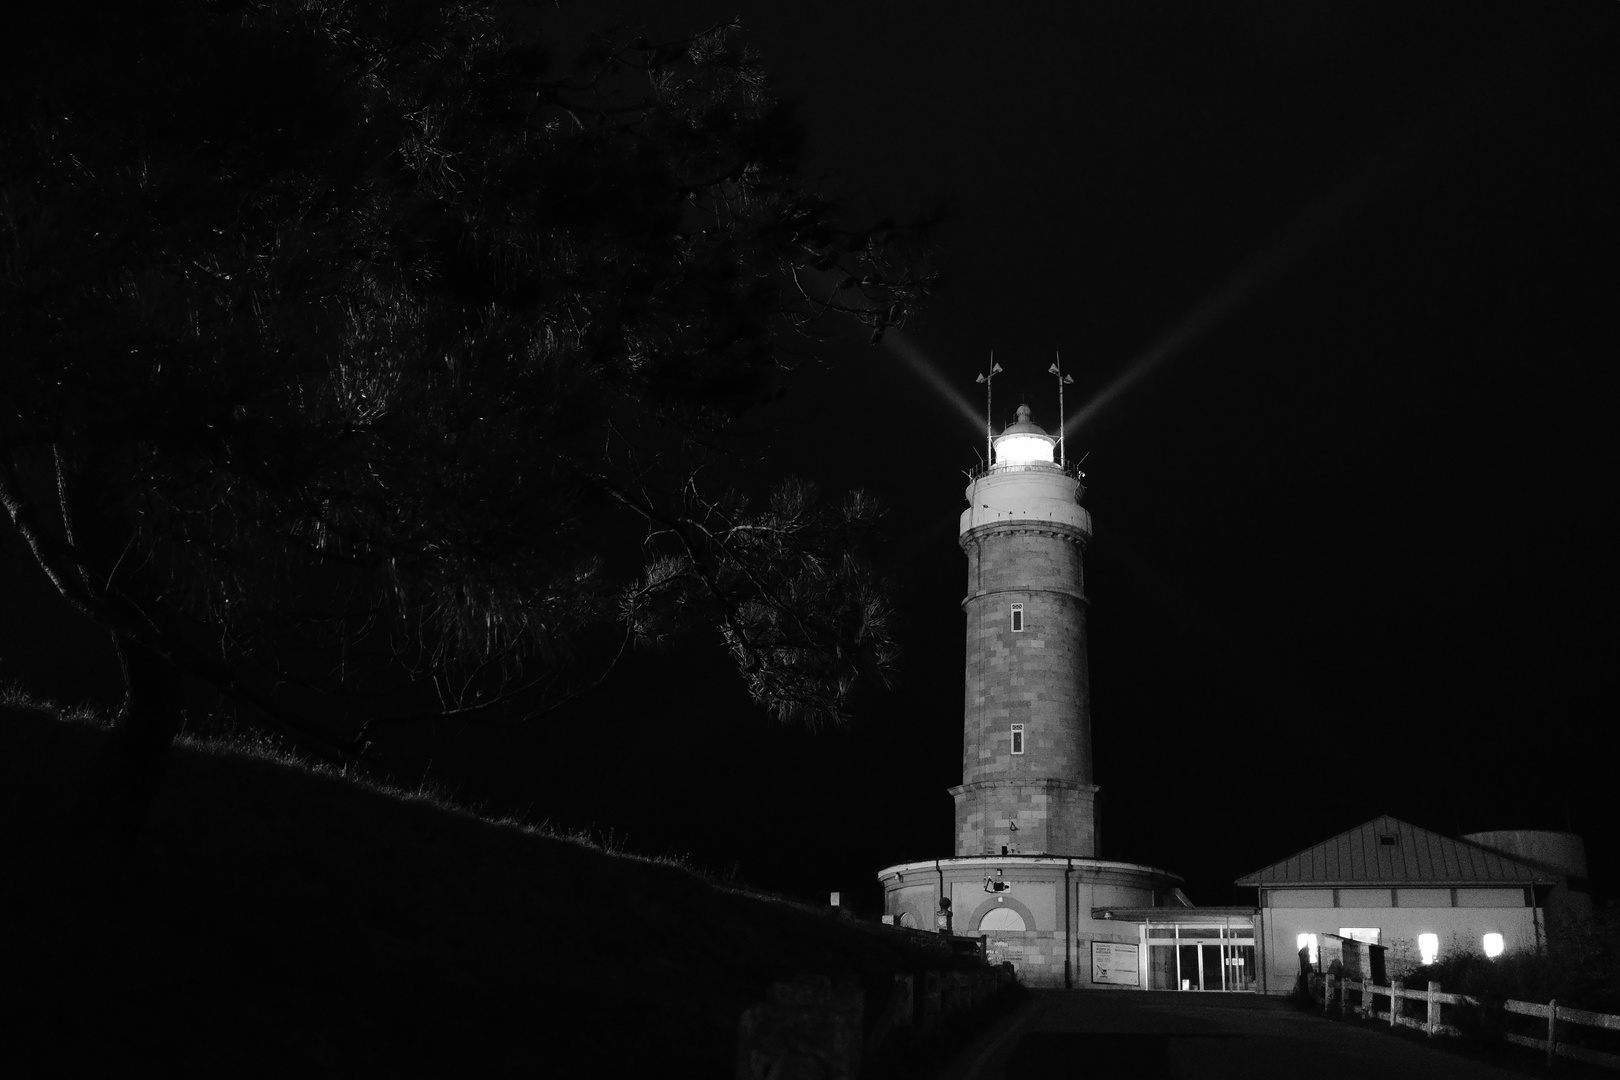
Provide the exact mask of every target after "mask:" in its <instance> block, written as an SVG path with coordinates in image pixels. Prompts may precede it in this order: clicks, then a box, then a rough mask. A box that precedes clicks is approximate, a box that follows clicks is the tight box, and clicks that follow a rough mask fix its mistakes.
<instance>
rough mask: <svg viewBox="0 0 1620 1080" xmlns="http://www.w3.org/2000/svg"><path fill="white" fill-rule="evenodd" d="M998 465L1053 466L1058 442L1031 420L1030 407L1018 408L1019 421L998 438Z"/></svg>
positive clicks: (1008, 426) (1009, 425)
mask: <svg viewBox="0 0 1620 1080" xmlns="http://www.w3.org/2000/svg"><path fill="white" fill-rule="evenodd" d="M995 445H996V465H998V466H1000V465H1051V464H1054V461H1053V452H1052V448H1053V447H1054V446H1056V445H1057V440H1056V439H1054V438H1053V437H1052V436H1050V435H1048V434H1047V433H1046V432H1045V431H1044V430H1042V429H1041V428H1040V427H1039V426H1037V425H1036V424H1035V423H1033V422H1032V421H1031V420H1030V418H1029V406H1028V405H1020V406H1018V419H1017V420H1016V421H1014V422H1013V423H1011V424H1008V425H1007V428H1006V430H1005V431H1003V432H1002V433H1001V434H1000V435H998V436H997V437H996V444H995Z"/></svg>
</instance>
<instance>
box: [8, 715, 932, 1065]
mask: <svg viewBox="0 0 1620 1080" xmlns="http://www.w3.org/2000/svg"><path fill="white" fill-rule="evenodd" d="M104 731H105V728H104V726H103V724H102V723H101V722H100V721H98V720H97V719H96V718H95V717H91V716H87V715H78V716H65V717H64V716H59V715H58V714H57V712H56V711H55V710H53V709H50V708H46V707H41V706H37V705H33V704H31V703H29V702H27V701H25V700H22V699H20V698H18V697H17V696H16V695H10V696H9V697H8V698H5V699H4V700H0V791H3V795H0V800H3V803H0V857H3V859H4V871H3V873H0V920H3V924H0V950H3V952H0V971H3V978H4V981H5V996H6V1000H5V1001H3V1002H0V1008H3V1010H4V1012H3V1014H0V1015H4V1016H5V1018H6V1023H5V1025H4V1026H5V1027H6V1028H8V1029H10V1032H11V1034H8V1035H7V1037H6V1039H7V1045H6V1048H5V1058H6V1059H7V1060H8V1061H11V1062H17V1061H18V1060H19V1052H20V1054H21V1059H22V1060H30V1059H31V1060H32V1065H31V1068H30V1069H29V1073H28V1074H29V1075H46V1074H50V1073H53V1072H54V1073H57V1074H60V1075H76V1076H82V1075H94V1074H97V1073H105V1072H110V1071H111V1070H112V1069H115V1068H116V1069H119V1070H120V1071H122V1070H123V1069H126V1068H129V1067H132V1066H134V1065H136V1064H142V1065H146V1066H153V1065H156V1066H160V1067H165V1069H166V1071H167V1072H169V1073H170V1074H180V1075H204V1074H207V1075H215V1076H219V1075H231V1076H287V1075H300V1076H311V1075H332V1076H337V1075H343V1076H355V1075H368V1076H383V1075H386V1076H435V1077H442V1076H451V1075H502V1076H508V1075H509V1076H521V1075H531V1076H532V1075H540V1076H546V1075H557V1076H592V1077H596V1076H655V1075H656V1076H670V1077H680V1076H716V1077H721V1076H727V1075H730V1072H731V1069H732V1064H731V1062H732V1053H733V1046H734V1040H735V1032H736V1024H737V1020H738V1017H739V1015H740V1014H741V1012H742V1010H743V1009H744V1008H746V1007H747V1006H749V1005H751V1004H753V1003H755V1002H757V1001H759V1000H760V999H761V998H762V997H763V996H764V993H765V990H766V988H767V987H768V986H769V984H770V983H771V982H773V981H776V980H780V979H786V978H791V977H792V976H794V975H797V974H800V973H820V974H828V975H833V976H845V977H854V978H858V979H860V980H862V981H863V983H865V984H866V985H867V987H868V988H869V990H868V996H869V997H871V996H872V991H873V990H876V989H877V988H878V987H880V986H886V985H887V979H888V976H889V975H890V974H891V973H892V972H895V971H920V970H923V969H925V968H929V967H934V968H937V967H941V966H947V965H948V964H949V963H951V962H953V961H951V960H949V959H948V958H942V957H941V955H940V954H939V953H938V952H937V951H936V950H931V949H926V948H922V947H920V946H918V945H917V944H914V943H913V942H911V941H909V940H907V939H906V937H905V936H904V935H902V934H899V933H897V932H895V931H892V930H887V929H885V928H883V927H877V926H869V925H863V924H857V923H854V922H851V921H849V920H845V919H840V918H837V917H834V916H832V915H830V914H828V913H825V912H821V911H817V910H813V909H810V908H806V907H802V906H799V905H795V904H791V903H787V902H783V901H779V900H773V899H771V898H767V897H762V896H758V895H751V894H748V893H746V892H743V891H739V890H735V889H728V888H724V887H722V886H720V885H718V884H716V883H714V882H712V881H710V880H707V879H705V878H703V877H700V876H699V875H697V874H695V873H693V872H691V871H689V870H687V869H686V868H684V867H681V866H678V865H671V864H668V863H663V862H657V861H650V860H644V859H638V858H634V857H628V856H624V855H619V854H614V853H610V852H604V851H601V850H598V849H595V848H592V847H591V846H589V845H586V844H582V843H579V842H576V841H573V840H569V839H564V838H558V837H555V836H549V835H546V834H544V833H543V832H541V831H539V830H536V829H533V828H528V827H524V826H521V825H518V824H515V823H511V822H494V821H488V820H484V819H481V818H479V817H477V816H475V815H473V814H471V813H468V812H466V811H464V810H460V809H457V808H455V807H453V806H450V805H448V804H446V803H445V802H444V801H443V800H440V799H436V798H434V797H432V796H428V795H421V794H410V793H404V792H400V791H397V790H389V789H386V788H385V787H382V786H380V785H376V784H370V783H365V782H360V781H356V780H353V779H348V778H345V777H342V776H339V775H336V774H335V773H333V772H331V771H327V770H320V769H313V768H310V767H307V766H304V765H301V764H298V763H295V762H290V761H287V760H285V759H279V758H276V757H274V756H272V755H269V754H266V753H264V752H261V751H257V750H255V749H254V748H252V747H250V746H244V745H240V744H238V745H229V744H225V743H221V742H211V743H199V742H195V741H188V742H184V743H183V744H181V745H180V746H178V747H177V748H176V750H175V751H174V753H173V754H172V763H171V766H170V771H169V773H168V776H167V779H166V781H165V785H164V789H163V791H162V794H161V795H160V797H159V800H158V804H157V807H156V810H155V813H154V817H153V820H152V822H151V825H150V828H149V829H148V830H147V833H146V835H145V837H144V839H143V841H142V843H141V845H140V847H139V849H138V850H137V851H136V852H135V853H134V854H133V855H132V856H130V857H129V858H127V859H123V860H120V861H118V862H117V863H116V864H108V863H106V862H104V861H91V860H87V859H85V858H84V857H82V856H79V855H76V854H74V852H73V849H71V848H70V847H68V846H67V845H65V844H64V843H63V841H62V835H61V830H60V822H61V821H62V819H63V816H64V814H65V812H66V810H67V808H68V806H69V805H70V803H71V801H72V799H73V797H74V794H75V792H76V790H77V786H78V784H79V783H80V782H81V780H82V777H83V776H84V774H85V771H86V765H87V762H88V760H89V756H90V754H92V753H93V751H94V749H95V747H96V745H97V743H98V742H99V740H101V739H102V738H103V737H104ZM8 1071H10V1070H9V1069H8ZM12 1075H21V1074H18V1073H12Z"/></svg>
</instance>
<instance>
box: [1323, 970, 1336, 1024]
mask: <svg viewBox="0 0 1620 1080" xmlns="http://www.w3.org/2000/svg"><path fill="white" fill-rule="evenodd" d="M1332 1000H1333V972H1331V971H1330V972H1328V973H1327V974H1326V975H1323V976H1322V1015H1323V1016H1326V1015H1327V1013H1328V1002H1330V1001H1332Z"/></svg>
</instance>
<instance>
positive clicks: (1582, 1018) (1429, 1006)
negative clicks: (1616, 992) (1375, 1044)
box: [1310, 973, 1620, 1069]
mask: <svg viewBox="0 0 1620 1080" xmlns="http://www.w3.org/2000/svg"><path fill="white" fill-rule="evenodd" d="M1335 983H1337V984H1338V997H1339V1008H1340V1010H1341V1011H1343V1010H1346V1009H1349V1008H1350V998H1349V995H1350V991H1351V990H1355V991H1357V993H1358V995H1359V1007H1357V1008H1356V1009H1355V1010H1354V1011H1356V1012H1359V1013H1360V1014H1361V1015H1362V1016H1364V1017H1366V1018H1368V1019H1374V1020H1377V1019H1384V1018H1387V1019H1388V1020H1389V1026H1390V1027H1394V1026H1395V1025H1396V1024H1400V1025H1403V1026H1405V1027H1412V1028H1417V1029H1418V1030H1419V1031H1424V1032H1426V1033H1428V1034H1429V1035H1430V1036H1434V1035H1461V1034H1462V1031H1461V1030H1460V1029H1459V1028H1457V1027H1454V1026H1453V1025H1451V1024H1446V1023H1442V1022H1441V1011H1442V1006H1445V1005H1474V1006H1478V1005H1479V999H1478V998H1474V997H1470V996H1469V995H1467V994H1447V993H1443V992H1442V991H1441V989H1440V984H1439V983H1437V982H1431V983H1429V984H1428V986H1427V988H1426V989H1423V990H1417V989H1412V990H1408V989H1406V988H1405V986H1403V985H1402V983H1401V980H1399V979H1394V980H1391V982H1390V985H1388V986H1380V985H1378V984H1377V983H1373V982H1369V981H1367V980H1365V979H1347V978H1341V977H1338V976H1335V975H1333V974H1331V973H1329V974H1324V975H1317V974H1314V973H1313V974H1312V975H1311V979H1310V988H1311V995H1312V996H1313V997H1315V996H1316V994H1317V993H1318V991H1320V993H1321V998H1322V1012H1323V1013H1324V1014H1326V1013H1327V1011H1328V1009H1329V1007H1330V1006H1331V1004H1332V1001H1333V997H1334V984H1335ZM1378 997H1386V998H1388V999H1389V1011H1388V1012H1387V1013H1385V1012H1382V1011H1380V1010H1379V1009H1378V1008H1377V1007H1376V1004H1375V1001H1374V999H1375V998H1378ZM1403 1000H1404V1001H1422V1002H1424V1003H1425V1008H1424V1015H1423V1019H1422V1020H1418V1019H1415V1018H1413V1017H1409V1016H1404V1015H1402V1009H1401V1006H1400V1002H1401V1001H1403ZM1502 1008H1503V1010H1504V1011H1506V1012H1510V1013H1517V1014H1519V1015H1521V1016H1534V1017H1537V1018H1545V1019H1546V1021H1547V1037H1546V1038H1545V1039H1537V1038H1532V1037H1531V1036H1528V1035H1518V1034H1514V1033H1512V1032H1508V1033H1506V1034H1504V1035H1503V1036H1502V1037H1503V1038H1504V1039H1506V1040H1507V1041H1508V1042H1510V1043H1513V1044H1515V1045H1517V1046H1525V1047H1529V1048H1530V1049H1532V1050H1540V1051H1543V1052H1545V1053H1546V1055H1547V1064H1548V1065H1549V1066H1551V1064H1552V1062H1553V1059H1554V1058H1555V1057H1567V1058H1570V1059H1572V1060H1574V1061H1583V1062H1586V1063H1587V1064H1589V1065H1601V1066H1604V1067H1605V1068H1610V1069H1620V1054H1609V1053H1604V1052H1603V1051H1600V1050H1590V1049H1588V1048H1586V1047H1584V1046H1572V1045H1570V1044H1569V1043H1567V1042H1565V1041H1563V1040H1562V1039H1560V1038H1559V1031H1558V1026H1559V1025H1560V1024H1579V1025H1582V1026H1585V1027H1597V1028H1604V1029H1607V1030H1609V1031H1620V1016H1615V1015H1612V1014H1610V1013H1600V1012H1591V1011H1589V1010H1587V1009H1572V1008H1570V1007H1569V1006H1567V1005H1560V1004H1558V1000H1557V999H1556V998H1555V999H1553V1000H1552V1001H1549V1002H1548V1003H1547V1004H1545V1005H1538V1004H1536V1003H1535V1002H1533V1001H1516V1000H1512V999H1509V1000H1508V1001H1504V1002H1503V1003H1502Z"/></svg>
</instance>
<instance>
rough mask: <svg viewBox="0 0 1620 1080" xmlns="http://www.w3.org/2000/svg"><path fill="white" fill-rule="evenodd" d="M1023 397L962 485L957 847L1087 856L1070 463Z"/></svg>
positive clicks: (1086, 535) (1078, 525)
mask: <svg viewBox="0 0 1620 1080" xmlns="http://www.w3.org/2000/svg"><path fill="white" fill-rule="evenodd" d="M1056 442H1057V440H1056V439H1054V438H1052V436H1050V435H1048V434H1047V433H1046V432H1045V431H1043V430H1041V429H1040V428H1039V427H1037V426H1036V425H1035V424H1034V423H1033V422H1031V420H1030V411H1029V406H1027V405H1020V406H1019V407H1018V419H1017V421H1016V422H1015V423H1013V424H1010V425H1008V427H1007V429H1006V430H1005V431H1003V432H1002V434H1001V436H1000V437H999V438H997V439H996V440H995V454H994V460H993V463H992V464H991V465H990V467H989V468H988V469H986V470H984V471H983V472H982V473H981V474H980V475H978V476H975V477H974V478H973V481H972V483H970V484H969V485H968V489H967V499H968V508H967V509H966V510H964V511H963V512H962V522H961V534H960V538H959V541H960V543H961V545H962V550H963V551H964V552H965V553H966V554H967V560H968V584H967V599H965V600H964V601H963V602H962V607H963V610H964V611H966V613H967V679H966V693H965V695H964V701H963V723H962V783H961V786H959V787H955V788H952V789H951V795H952V796H953V797H954V798H955V799H956V854H957V855H958V856H967V855H1022V854H1040V855H1076V856H1081V857H1084V858H1092V857H1095V856H1096V854H1097V785H1096V783H1095V782H1094V781H1093V777H1092V768H1091V675H1090V670H1089V668H1088V666H1087V662H1086V593H1085V560H1084V555H1085V549H1086V542H1087V541H1088V540H1090V539H1091V515H1090V514H1089V513H1088V512H1087V511H1086V509H1085V508H1084V507H1082V506H1081V505H1080V495H1081V492H1082V488H1081V484H1080V472H1079V470H1078V469H1076V468H1073V467H1068V468H1065V467H1064V466H1062V465H1059V464H1058V462H1057V461H1056V460H1055V459H1056V457H1057V455H1056V454H1055V452H1054V450H1055V443H1056Z"/></svg>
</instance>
